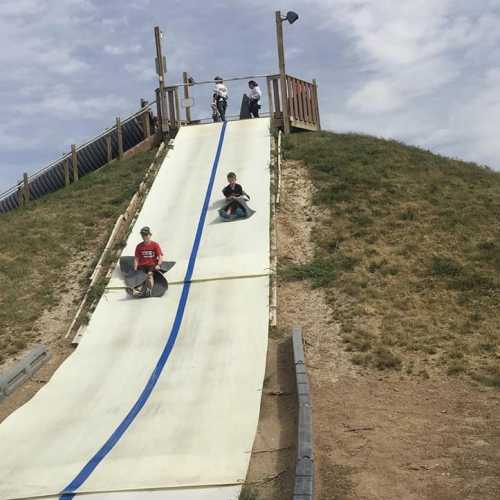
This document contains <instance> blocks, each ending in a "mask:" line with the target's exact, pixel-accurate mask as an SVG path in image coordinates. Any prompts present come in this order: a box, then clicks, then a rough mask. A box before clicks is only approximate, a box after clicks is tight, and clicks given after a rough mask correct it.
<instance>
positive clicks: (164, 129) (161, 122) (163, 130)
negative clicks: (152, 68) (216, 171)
mask: <svg viewBox="0 0 500 500" xmlns="http://www.w3.org/2000/svg"><path fill="white" fill-rule="evenodd" d="M154 34H155V45H156V61H157V73H158V87H159V89H158V90H159V93H158V94H157V98H158V97H159V101H158V102H159V104H160V105H159V109H160V113H159V115H158V127H159V128H160V134H161V138H162V139H165V137H166V136H167V134H168V132H169V130H168V117H167V111H166V107H167V105H166V102H165V73H166V68H165V65H164V64H163V63H164V60H163V52H162V46H161V45H162V44H161V39H162V33H161V31H160V27H159V26H155V27H154Z"/></svg>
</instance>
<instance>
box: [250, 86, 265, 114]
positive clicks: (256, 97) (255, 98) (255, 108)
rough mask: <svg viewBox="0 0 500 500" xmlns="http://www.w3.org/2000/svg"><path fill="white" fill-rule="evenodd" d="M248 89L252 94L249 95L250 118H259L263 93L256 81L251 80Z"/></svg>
mask: <svg viewBox="0 0 500 500" xmlns="http://www.w3.org/2000/svg"><path fill="white" fill-rule="evenodd" d="M248 87H249V89H250V92H249V93H248V99H249V101H250V102H249V103H248V110H249V111H250V116H251V117H253V118H258V117H259V109H260V104H259V102H260V98H261V97H262V92H261V90H260V89H259V84H258V83H257V82H256V81H255V80H250V81H249V82H248Z"/></svg>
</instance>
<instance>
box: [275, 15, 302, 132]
mask: <svg viewBox="0 0 500 500" xmlns="http://www.w3.org/2000/svg"><path fill="white" fill-rule="evenodd" d="M275 17H276V40H277V42H278V62H279V69H280V85H281V102H282V116H283V132H284V133H285V135H287V134H289V133H290V121H289V116H288V92H287V87H286V72H285V49H284V47H283V21H288V22H289V23H290V24H293V23H294V22H295V21H297V19H298V18H299V15H298V14H297V13H296V12H293V11H288V12H287V13H286V16H284V17H283V16H282V15H281V12H280V11H279V10H277V11H276V12H275Z"/></svg>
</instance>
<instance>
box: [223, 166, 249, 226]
mask: <svg viewBox="0 0 500 500" xmlns="http://www.w3.org/2000/svg"><path fill="white" fill-rule="evenodd" d="M227 181H228V182H229V184H228V185H227V186H226V187H225V188H224V189H223V190H222V194H223V195H224V196H225V198H226V200H227V201H229V203H227V204H226V205H225V206H224V208H221V209H220V210H219V214H220V216H221V217H222V218H224V219H229V218H230V217H231V216H234V217H236V218H238V217H245V216H246V213H245V209H244V207H243V206H242V205H241V204H240V203H238V201H237V200H238V198H240V197H242V196H246V197H247V198H248V195H247V194H246V193H245V191H243V188H242V187H241V185H240V184H237V183H236V174H235V173H234V172H229V174H227Z"/></svg>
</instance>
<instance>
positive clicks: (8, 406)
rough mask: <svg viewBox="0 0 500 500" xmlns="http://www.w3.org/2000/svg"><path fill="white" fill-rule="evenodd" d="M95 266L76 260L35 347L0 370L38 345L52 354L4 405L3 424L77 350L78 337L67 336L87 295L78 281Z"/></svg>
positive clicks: (0, 406)
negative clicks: (82, 300)
mask: <svg viewBox="0 0 500 500" xmlns="http://www.w3.org/2000/svg"><path fill="white" fill-rule="evenodd" d="M96 244H98V243H96ZM92 262H93V256H91V255H85V254H81V255H78V256H76V258H75V260H74V261H73V262H72V263H71V264H70V265H69V269H68V270H67V272H66V276H67V278H68V279H67V291H65V292H64V294H63V295H61V297H60V300H59V302H58V304H57V305H55V306H54V307H53V308H52V309H51V310H50V311H45V312H44V314H43V315H42V316H41V318H40V319H39V320H38V321H37V322H36V324H35V325H34V327H33V331H36V332H39V333H38V335H37V337H36V338H35V341H34V342H33V344H32V345H29V346H28V347H27V348H26V349H25V350H24V351H23V352H21V353H19V354H18V355H16V356H15V357H12V358H10V359H8V360H7V361H6V362H5V363H4V364H3V365H1V366H0V370H2V371H3V370H4V369H6V368H8V367H9V366H10V365H13V364H14V363H15V362H16V361H17V360H19V359H20V358H22V357H23V355H24V354H26V352H27V351H29V350H30V349H31V348H32V347H33V346H34V345H35V344H43V345H44V346H46V347H47V348H48V350H49V352H50V354H51V358H50V359H49V360H48V361H47V362H46V363H45V364H44V365H43V366H42V367H41V368H40V369H39V370H38V371H37V372H36V373H35V374H34V375H33V376H32V377H30V378H29V379H28V380H27V381H26V382H24V383H23V384H22V385H21V386H19V387H18V388H17V389H16V390H15V391H14V392H13V393H12V394H10V395H9V396H7V397H6V398H5V399H3V400H2V401H1V402H0V422H2V421H3V420H4V419H5V418H7V417H8V416H9V415H10V414H11V413H12V412H13V411H15V410H16V409H17V408H19V407H20V406H22V405H23V404H24V403H26V402H27V401H29V400H30V399H31V398H32V397H33V396H34V395H35V394H36V393H37V392H38V391H39V390H40V388H41V387H43V386H44V385H45V384H46V383H47V382H48V381H49V380H50V378H51V377H52V374H53V373H54V372H55V371H56V370H57V368H58V367H59V366H60V365H61V363H62V362H63V361H64V360H65V359H66V358H67V357H68V356H69V355H70V354H71V353H72V352H73V350H74V347H73V346H72V345H71V340H72V338H73V335H74V333H73V334H72V335H71V336H70V337H69V338H68V339H65V338H64V336H65V335H66V332H67V329H68V327H69V325H70V324H71V321H72V320H73V317H74V314H75V313H76V310H77V308H78V305H79V303H80V300H81V299H82V298H83V294H84V293H85V288H84V287H82V285H81V283H80V280H79V279H78V278H79V276H81V275H82V274H86V273H87V272H88V270H89V269H90V268H91V265H92Z"/></svg>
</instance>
